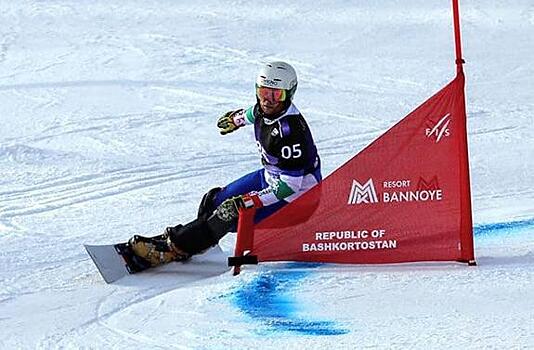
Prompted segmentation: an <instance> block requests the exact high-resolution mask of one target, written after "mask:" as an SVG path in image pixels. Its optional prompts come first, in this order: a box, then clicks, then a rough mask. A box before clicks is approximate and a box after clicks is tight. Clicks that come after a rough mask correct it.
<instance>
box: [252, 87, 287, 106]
mask: <svg viewBox="0 0 534 350" xmlns="http://www.w3.org/2000/svg"><path fill="white" fill-rule="evenodd" d="M256 96H258V97H263V98H264V99H267V100H269V101H276V102H282V101H285V100H286V96H287V93H286V90H284V89H273V88H269V87H266V86H257V85H256Z"/></svg>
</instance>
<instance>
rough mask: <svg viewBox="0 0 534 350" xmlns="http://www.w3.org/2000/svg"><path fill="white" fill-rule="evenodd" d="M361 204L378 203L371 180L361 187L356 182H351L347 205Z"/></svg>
mask: <svg viewBox="0 0 534 350" xmlns="http://www.w3.org/2000/svg"><path fill="white" fill-rule="evenodd" d="M361 203H378V197H377V195H376V189H375V185H374V184H373V179H369V181H367V182H366V183H365V184H363V186H362V184H360V183H359V182H358V181H356V180H352V188H351V190H350V195H349V201H348V204H361Z"/></svg>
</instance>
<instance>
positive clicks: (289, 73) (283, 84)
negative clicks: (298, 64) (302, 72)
mask: <svg viewBox="0 0 534 350" xmlns="http://www.w3.org/2000/svg"><path fill="white" fill-rule="evenodd" d="M260 86H265V87H270V88H273V89H284V90H286V93H287V97H288V100H289V101H291V99H292V98H293V95H294V94H295V91H297V73H296V72H295V69H294V68H293V67H291V65H289V64H287V63H285V62H281V61H275V62H268V63H266V64H265V65H264V66H263V67H262V68H261V70H260V72H259V73H258V77H257V78H256V87H260Z"/></svg>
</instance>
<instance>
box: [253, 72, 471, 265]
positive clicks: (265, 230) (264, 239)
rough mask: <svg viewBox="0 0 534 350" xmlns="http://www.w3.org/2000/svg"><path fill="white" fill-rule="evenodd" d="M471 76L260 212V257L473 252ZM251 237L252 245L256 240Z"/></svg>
mask: <svg viewBox="0 0 534 350" xmlns="http://www.w3.org/2000/svg"><path fill="white" fill-rule="evenodd" d="M465 125H466V115H465V100H464V76H463V73H462V72H459V74H458V76H457V77H456V78H455V79H454V80H453V81H452V82H451V83H449V84H448V85H447V86H446V87H444V88H443V89H442V90H441V91H439V92H438V93H437V94H435V95H434V96H433V97H431V98H430V99H429V100H427V101H426V102H425V103H423V104H422V105H421V106H419V107H418V108H417V109H415V110H414V111H413V112H412V113H410V114H409V115H408V116H406V117H405V118H404V119H402V120H401V121H400V122H399V123H398V124H397V125H395V126H394V127H392V128H391V129H390V130H388V131H387V132H386V133H384V134H383V135H382V136H381V137H379V138H378V139H377V140H375V141H374V142H373V143H372V144H370V145H369V146H368V147H367V148H365V149H364V150H363V151H361V152H360V153H359V154H357V155H356V156H355V157H354V158H352V159H351V160H350V161H348V162H347V163H345V164H344V165H343V166H341V167H340V168H339V169H337V170H336V171H335V172H333V173H332V174H331V175H330V176H328V177H327V178H326V179H325V180H324V181H323V182H322V183H321V184H320V185H318V186H316V187H315V188H313V189H312V190H310V191H309V192H307V193H306V194H304V195H303V196H302V197H300V198H298V199H297V200H295V201H294V202H292V203H290V204H289V205H287V206H286V207H284V208H283V209H281V210H280V211H279V212H277V213H275V214H274V215H273V216H271V217H269V218H268V219H266V220H264V221H263V222H261V223H260V224H259V225H257V226H256V227H255V228H254V230H253V240H252V241H251V240H250V239H249V243H248V244H250V248H252V249H251V252H250V254H252V255H256V256H257V257H258V260H259V261H280V260H284V261H321V262H333V263H364V264H368V263H397V262H411V261H444V260H456V261H465V262H468V261H474V253H473V235H472V221H471V199H470V190H469V167H468V158H467V157H468V156H467V135H466V126H465ZM248 244H247V245H248Z"/></svg>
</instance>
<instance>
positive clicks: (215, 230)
mask: <svg viewBox="0 0 534 350" xmlns="http://www.w3.org/2000/svg"><path fill="white" fill-rule="evenodd" d="M296 89H297V75H296V72H295V70H294V69H293V67H291V66H290V65H289V64H287V63H285V62H270V63H267V64H265V65H264V66H263V67H262V68H261V70H260V72H259V74H258V76H257V78H256V104H255V105H254V106H252V107H250V108H248V109H238V110H235V111H230V112H227V113H225V114H224V115H223V116H222V117H220V118H219V119H218V121H217V126H218V127H219V129H220V130H219V131H220V133H221V134H222V135H226V134H228V133H231V132H233V131H235V130H237V129H239V128H241V127H243V126H246V125H254V131H255V138H256V143H257V145H258V148H259V150H260V153H261V160H262V163H263V168H261V169H259V170H256V171H254V172H252V173H250V174H247V175H245V176H243V177H241V178H239V179H237V180H235V181H234V182H232V183H230V184H228V185H226V186H225V187H222V188H220V187H217V188H213V189H211V190H209V191H208V192H207V193H206V194H205V195H204V196H203V198H202V200H201V203H200V206H199V210H198V217H197V219H195V220H193V221H192V222H190V223H188V224H185V225H177V226H175V227H167V228H166V230H165V232H164V233H163V234H162V235H159V236H156V237H141V236H134V237H132V238H131V239H130V240H129V242H128V245H129V247H130V248H131V250H132V251H133V253H134V254H135V255H136V256H137V257H140V258H141V260H142V261H143V262H146V263H147V264H149V265H150V266H152V267H154V266H157V265H161V264H164V263H168V262H171V261H181V260H186V259H188V258H189V257H191V256H192V255H195V254H198V253H201V252H203V251H204V250H206V249H208V248H209V247H211V246H214V245H216V244H217V243H218V241H219V240H220V239H221V238H222V237H223V236H224V235H225V234H226V233H228V232H230V231H233V230H235V229H236V225H237V219H238V209H239V208H256V210H257V211H256V216H255V222H256V223H257V222H259V221H261V220H262V219H264V218H266V217H268V216H269V215H271V214H273V213H274V212H275V211H277V210H278V209H280V208H282V207H283V206H284V205H286V204H287V203H288V202H291V201H292V200H294V199H295V198H297V197H299V196H300V195H302V194H303V193H304V192H306V191H307V190H309V189H310V188H311V187H313V186H314V185H316V184H317V183H318V182H319V181H321V178H322V177H321V168H320V161H319V156H318V154H317V148H316V146H315V143H314V141H313V138H312V135H311V132H310V129H309V128H308V125H307V123H306V121H305V120H304V117H303V116H302V114H301V113H300V112H299V110H298V109H297V107H296V106H295V105H294V104H293V103H292V99H293V96H294V94H295V91H296Z"/></svg>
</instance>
